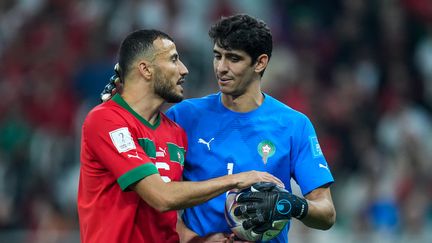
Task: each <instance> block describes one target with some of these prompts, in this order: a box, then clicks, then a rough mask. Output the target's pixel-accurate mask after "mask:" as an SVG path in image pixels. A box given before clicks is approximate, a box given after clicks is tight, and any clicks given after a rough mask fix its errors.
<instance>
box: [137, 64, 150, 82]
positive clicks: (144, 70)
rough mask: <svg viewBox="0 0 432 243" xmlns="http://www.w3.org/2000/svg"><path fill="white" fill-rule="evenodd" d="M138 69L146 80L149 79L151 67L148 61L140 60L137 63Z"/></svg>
mask: <svg viewBox="0 0 432 243" xmlns="http://www.w3.org/2000/svg"><path fill="white" fill-rule="evenodd" d="M138 69H139V72H140V74H141V75H142V76H143V77H144V78H145V79H147V80H149V79H151V77H152V73H153V68H152V66H151V65H150V62H148V61H144V60H143V61H141V62H139V63H138Z"/></svg>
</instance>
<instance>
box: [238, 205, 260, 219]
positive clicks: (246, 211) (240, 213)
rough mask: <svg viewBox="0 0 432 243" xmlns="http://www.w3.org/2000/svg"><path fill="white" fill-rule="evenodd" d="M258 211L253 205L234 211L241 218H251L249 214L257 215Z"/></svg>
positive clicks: (240, 207) (239, 207)
mask: <svg viewBox="0 0 432 243" xmlns="http://www.w3.org/2000/svg"><path fill="white" fill-rule="evenodd" d="M256 211H257V209H256V207H255V206H254V205H253V204H245V205H240V206H238V207H236V208H235V209H234V215H235V216H237V217H239V216H242V217H249V214H251V213H255V212H256Z"/></svg>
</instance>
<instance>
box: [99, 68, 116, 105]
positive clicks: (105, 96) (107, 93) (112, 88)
mask: <svg viewBox="0 0 432 243" xmlns="http://www.w3.org/2000/svg"><path fill="white" fill-rule="evenodd" d="M114 71H115V74H114V75H113V76H111V78H110V81H109V83H108V84H107V85H105V87H104V89H103V90H102V92H101V94H100V99H101V102H106V101H108V100H109V99H111V97H112V96H113V94H115V93H116V92H117V88H118V87H117V86H119V85H120V83H121V80H120V65H119V64H118V63H117V64H116V65H115V66H114Z"/></svg>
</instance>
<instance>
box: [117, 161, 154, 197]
mask: <svg viewBox="0 0 432 243" xmlns="http://www.w3.org/2000/svg"><path fill="white" fill-rule="evenodd" d="M158 173H159V171H158V169H157V168H156V166H155V165H154V164H153V163H151V162H148V163H145V164H143V165H140V166H138V167H136V168H134V169H132V170H130V171H128V172H126V173H124V174H123V175H122V176H120V177H119V178H118V179H117V183H118V184H119V185H120V188H121V189H122V191H129V190H130V189H129V186H130V185H132V184H134V183H136V182H138V181H139V180H142V179H144V178H146V177H147V176H149V175H153V174H158Z"/></svg>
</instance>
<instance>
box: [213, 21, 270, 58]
mask: <svg viewBox="0 0 432 243" xmlns="http://www.w3.org/2000/svg"><path fill="white" fill-rule="evenodd" d="M209 36H210V38H211V39H212V40H213V43H214V44H217V45H218V46H220V47H222V48H224V49H227V50H242V51H244V52H246V53H247V54H248V55H249V56H250V57H251V58H252V64H254V63H255V62H256V61H257V58H258V56H260V55H261V54H267V56H268V57H269V58H270V57H271V54H272V49H273V43H272V34H271V32H270V29H269V28H268V27H267V25H266V23H264V21H262V20H259V19H256V18H254V17H251V16H249V15H247V14H237V15H233V16H230V17H222V18H221V19H220V20H219V21H218V22H216V23H215V24H214V25H213V26H212V27H211V28H210V30H209Z"/></svg>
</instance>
